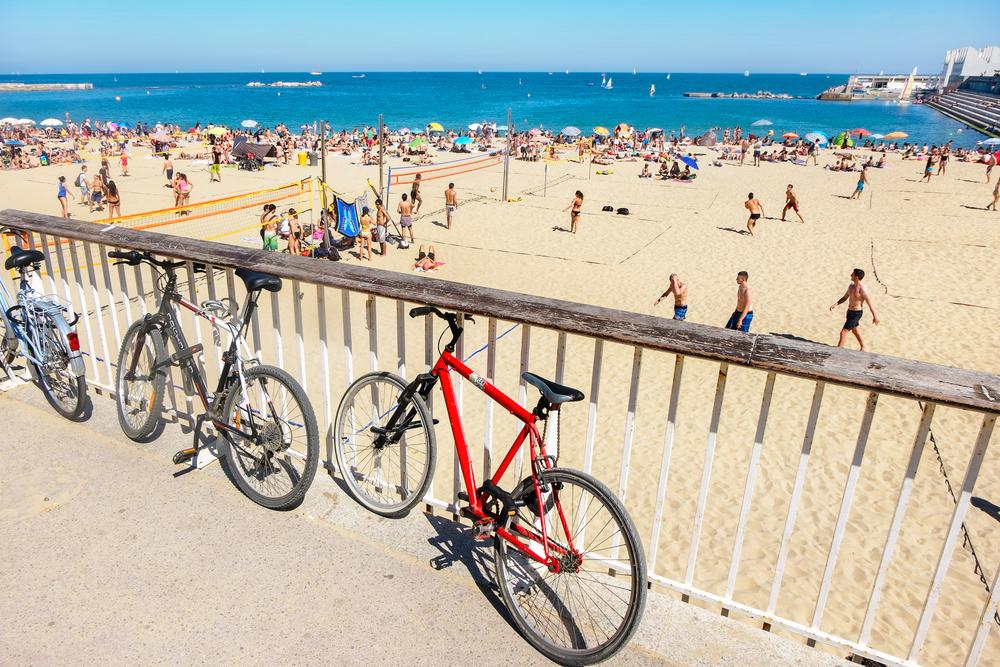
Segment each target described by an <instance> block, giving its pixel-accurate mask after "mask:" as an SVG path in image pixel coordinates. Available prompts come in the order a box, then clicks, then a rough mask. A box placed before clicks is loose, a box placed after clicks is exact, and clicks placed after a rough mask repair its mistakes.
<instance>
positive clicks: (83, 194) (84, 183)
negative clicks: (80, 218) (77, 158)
mask: <svg viewBox="0 0 1000 667" xmlns="http://www.w3.org/2000/svg"><path fill="white" fill-rule="evenodd" d="M76 187H78V188H80V201H79V202H77V203H78V204H80V206H88V205H89V204H90V179H89V178H88V177H87V165H83V166H82V167H80V174H79V175H78V176H77V177H76Z"/></svg>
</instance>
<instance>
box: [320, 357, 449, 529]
mask: <svg viewBox="0 0 1000 667" xmlns="http://www.w3.org/2000/svg"><path fill="white" fill-rule="evenodd" d="M405 388H406V385H405V383H404V382H403V381H402V380H401V379H400V378H398V377H396V376H394V375H391V374H389V373H372V374H368V375H365V376H363V377H361V378H358V380H357V381H356V382H355V383H354V384H353V385H351V387H350V388H349V389H348V390H347V393H346V394H345V395H344V399H343V400H342V401H341V404H340V408H339V409H338V410H337V419H336V433H335V436H334V437H335V442H336V445H337V461H338V463H339V464H340V472H341V474H342V475H343V476H344V480H345V481H346V483H347V486H348V488H349V489H350V490H351V493H352V495H353V496H354V497H355V499H356V500H357V501H358V502H360V503H361V504H362V505H364V506H365V507H366V508H367V509H369V510H371V511H373V512H376V513H377V514H381V515H383V516H391V517H398V516H403V515H405V514H406V513H407V512H409V510H410V509H411V508H412V507H413V506H414V505H416V504H417V503H418V502H420V499H421V498H423V497H424V494H426V492H427V487H428V486H429V485H430V480H431V474H432V472H433V470H434V459H435V456H434V435H433V427H432V421H431V416H430V412H429V411H428V409H427V406H426V405H425V404H424V402H423V400H422V399H420V397H418V396H414V397H413V398H411V399H410V401H409V402H408V405H407V407H406V409H405V410H404V412H403V417H402V418H401V419H400V420H399V422H398V423H397V424H396V426H397V427H400V428H401V430H400V431H399V435H398V437H395V438H393V437H387V438H383V439H382V440H381V441H380V440H379V434H378V433H377V432H376V431H378V430H379V429H384V428H386V427H387V426H388V424H389V422H390V420H391V419H392V416H393V414H394V413H395V412H396V410H397V408H398V407H399V404H400V395H401V394H402V393H403V390H404V389H405ZM406 425H408V427H405V428H403V427H404V426H406Z"/></svg>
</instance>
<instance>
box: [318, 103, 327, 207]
mask: <svg viewBox="0 0 1000 667" xmlns="http://www.w3.org/2000/svg"><path fill="white" fill-rule="evenodd" d="M320 129H321V130H322V131H323V133H322V134H321V135H319V160H320V162H319V163H320V180H321V181H322V183H323V187H322V189H321V192H322V198H321V201H322V202H323V210H324V211H325V210H327V209H326V121H325V120H324V121H321V126H320Z"/></svg>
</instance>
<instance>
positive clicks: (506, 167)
mask: <svg viewBox="0 0 1000 667" xmlns="http://www.w3.org/2000/svg"><path fill="white" fill-rule="evenodd" d="M513 129H514V128H513V127H511V124H510V107H507V146H506V147H505V148H504V151H503V200H504V201H507V176H508V174H509V173H510V135H511V134H513Z"/></svg>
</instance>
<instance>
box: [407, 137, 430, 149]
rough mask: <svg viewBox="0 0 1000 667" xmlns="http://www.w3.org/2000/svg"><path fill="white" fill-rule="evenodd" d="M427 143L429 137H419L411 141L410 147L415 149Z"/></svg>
mask: <svg viewBox="0 0 1000 667" xmlns="http://www.w3.org/2000/svg"><path fill="white" fill-rule="evenodd" d="M426 143H427V139H425V138H424V137H417V138H416V139H414V140H413V141H411V142H410V148H414V149H416V148H420V147H421V146H423V145H424V144H426Z"/></svg>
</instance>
